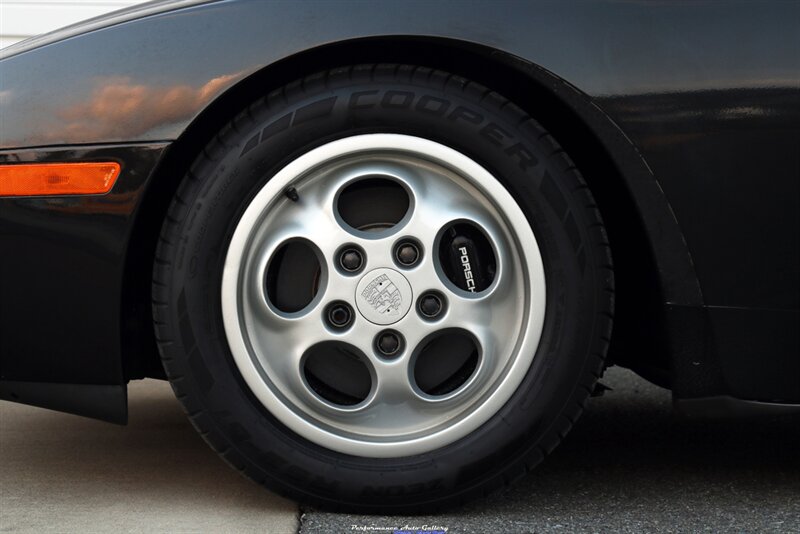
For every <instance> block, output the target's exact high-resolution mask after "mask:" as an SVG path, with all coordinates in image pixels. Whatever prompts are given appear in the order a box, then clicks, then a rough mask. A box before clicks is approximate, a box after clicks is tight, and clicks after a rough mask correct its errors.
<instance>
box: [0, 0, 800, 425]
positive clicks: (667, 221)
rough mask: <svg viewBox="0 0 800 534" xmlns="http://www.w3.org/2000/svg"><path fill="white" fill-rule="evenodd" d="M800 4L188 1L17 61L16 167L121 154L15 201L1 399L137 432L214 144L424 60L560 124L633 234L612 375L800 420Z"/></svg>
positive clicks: (710, 407)
mask: <svg viewBox="0 0 800 534" xmlns="http://www.w3.org/2000/svg"><path fill="white" fill-rule="evenodd" d="M798 20H800V4H798V3H796V2H617V1H597V2H580V3H573V2H556V1H554V2H547V1H543V2H520V3H516V2H508V3H505V2H483V1H478V2H471V1H463V2H462V1H442V2H359V1H349V0H344V1H340V2H329V1H303V2H288V1H287V2H282V1H274V2H273V1H269V2H263V1H259V0H230V1H216V2H214V1H212V2H194V1H172V2H171V1H166V2H155V3H152V4H148V5H146V6H144V7H141V8H138V9H131V10H128V11H123V12H119V13H116V14H112V15H109V16H107V17H103V18H100V19H95V20H93V21H89V22H87V23H84V24H81V25H77V26H74V27H71V28H67V29H64V30H61V31H59V32H56V33H54V34H50V35H48V36H44V37H41V38H38V39H33V40H30V41H27V42H25V43H21V44H19V45H17V46H14V47H11V48H9V49H8V50H6V51H3V52H2V53H1V54H0V55H2V60H0V163H2V164H18V163H25V162H64V161H114V162H118V163H119V164H120V165H121V167H122V172H121V175H120V177H119V179H118V181H117V183H116V185H115V186H114V188H113V190H112V191H111V192H110V193H108V194H106V195H101V196H73V197H66V196H64V197H10V198H0V397H2V398H3V399H6V400H12V401H17V402H23V403H29V404H34V405H38V406H44V407H47V408H52V409H57V410H63V411H69V412H73V413H78V414H82V415H87V416H91V417H96V418H101V419H106V420H109V421H114V422H125V420H126V417H127V406H126V384H127V382H128V381H130V380H134V379H140V378H143V377H163V371H162V369H161V365H160V362H159V359H158V354H157V350H156V344H155V340H154V336H153V332H152V316H151V310H150V284H151V270H152V260H153V255H154V250H155V247H156V240H157V236H158V232H159V229H160V227H161V223H162V221H163V219H164V217H165V213H166V209H167V206H168V203H169V200H170V198H171V197H172V195H173V194H174V191H175V189H176V187H177V184H178V182H179V179H180V178H181V177H182V176H183V175H184V174H185V173H186V171H187V170H188V167H189V165H190V164H191V161H192V160H193V158H194V156H195V155H196V154H197V152H198V150H199V147H203V146H204V145H205V144H206V143H207V142H208V140H209V139H210V137H211V136H212V135H213V133H214V132H216V131H217V130H218V129H219V128H220V127H221V126H222V125H223V124H224V123H225V121H226V120H227V119H228V118H229V117H230V116H231V115H232V113H233V111H234V110H237V109H238V108H239V107H240V106H241V103H242V102H247V101H249V100H252V98H253V97H254V95H258V94H260V93H262V92H265V91H268V90H270V89H271V88H275V87H279V86H281V85H282V84H284V83H287V82H288V81H291V80H293V79H295V78H297V77H299V76H302V75H304V74H307V73H312V72H315V71H319V70H322V69H326V68H331V67H336V66H339V65H343V64H354V63H369V62H394V63H409V64H423V65H426V66H430V67H433V68H440V69H443V70H447V71H450V72H455V73H458V74H460V75H463V76H466V77H469V78H472V79H475V80H477V81H479V82H480V83H482V84H484V85H487V86H490V87H493V88H494V89H495V90H496V91H498V92H501V93H503V94H504V95H506V96H508V97H509V98H511V99H512V100H514V101H515V102H517V103H518V104H519V105H520V106H522V107H523V108H525V109H526V110H531V113H532V114H533V113H535V116H536V117H537V120H539V121H540V122H541V123H542V124H543V125H544V126H545V127H546V128H547V129H548V130H550V131H551V132H552V133H553V135H554V136H555V137H556V138H557V139H558V140H559V142H560V143H561V144H562V145H563V146H564V148H565V149H566V150H567V152H569V153H570V154H571V155H572V157H573V159H574V160H575V162H576V165H577V166H578V167H579V168H581V169H583V173H584V175H585V177H586V181H587V182H588V184H589V185H590V187H591V188H592V190H593V191H594V193H595V196H596V198H597V205H598V206H599V209H600V211H601V213H602V215H603V218H604V220H605V223H606V226H607V229H608V238H609V241H610V242H611V243H612V250H613V256H614V265H615V270H616V280H617V300H616V319H615V325H614V331H613V335H612V339H611V348H610V358H611V361H612V362H614V363H616V364H619V365H622V366H626V367H630V368H631V369H633V370H635V371H636V372H637V373H639V374H641V375H642V376H644V377H645V378H647V379H649V380H651V381H653V382H655V383H657V384H659V385H662V386H664V387H667V388H670V389H671V390H672V392H673V395H674V399H675V400H676V402H677V405H678V407H679V408H681V409H683V410H685V411H686V412H687V413H691V414H697V413H728V412H732V411H733V412H736V411H743V410H744V411H753V410H756V411H761V410H769V409H772V411H774V410H792V409H796V408H798V407H800V328H799V327H800V158H798V153H800V45H798V37H797V35H798V30H800V26H799V25H798Z"/></svg>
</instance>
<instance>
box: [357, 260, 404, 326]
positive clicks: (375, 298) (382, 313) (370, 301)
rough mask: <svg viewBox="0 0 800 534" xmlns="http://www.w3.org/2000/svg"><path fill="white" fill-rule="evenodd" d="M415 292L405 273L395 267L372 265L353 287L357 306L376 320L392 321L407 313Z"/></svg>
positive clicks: (375, 321) (379, 322)
mask: <svg viewBox="0 0 800 534" xmlns="http://www.w3.org/2000/svg"><path fill="white" fill-rule="evenodd" d="M413 300H414V295H413V293H412V291H411V284H409V283H408V280H406V277H405V276H403V275H402V274H400V273H399V272H397V271H395V270H394V269H375V270H372V271H370V272H368V273H367V274H365V275H364V276H363V277H362V278H361V281H360V282H359V283H358V287H356V307H357V308H358V311H359V312H360V313H361V315H363V316H364V318H365V319H366V320H367V321H369V322H371V323H375V324H379V325H387V324H394V323H396V322H397V321H399V320H400V319H402V318H403V317H405V316H406V314H407V313H408V310H410V309H411V304H412V302H413Z"/></svg>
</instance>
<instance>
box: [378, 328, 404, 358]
mask: <svg viewBox="0 0 800 534" xmlns="http://www.w3.org/2000/svg"><path fill="white" fill-rule="evenodd" d="M402 345H403V342H402V340H401V339H400V334H398V333H397V332H394V331H392V330H386V331H384V332H381V333H380V334H378V339H377V341H376V342H375V346H376V347H378V351H379V352H380V353H381V354H382V355H384V356H394V355H395V354H397V353H398V352H400V348H401V347H402Z"/></svg>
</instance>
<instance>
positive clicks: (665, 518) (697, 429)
mask: <svg viewBox="0 0 800 534" xmlns="http://www.w3.org/2000/svg"><path fill="white" fill-rule="evenodd" d="M603 383H604V384H606V385H608V386H610V387H612V388H613V391H609V392H606V394H605V395H604V396H602V397H597V398H593V399H590V402H589V405H588V409H587V411H586V412H585V413H584V414H583V417H582V418H581V419H580V420H579V421H578V423H577V425H576V426H575V428H574V429H573V430H572V432H570V434H569V435H568V436H567V437H566V439H565V440H564V441H563V442H562V443H561V445H559V447H558V448H556V450H555V451H554V452H553V454H552V455H551V456H550V457H548V458H547V459H546V460H545V461H544V463H542V464H541V465H540V466H539V467H537V468H536V470H534V471H533V472H532V473H530V475H529V476H527V477H525V478H524V479H522V480H521V481H519V482H518V483H517V484H516V485H514V486H513V487H512V488H511V489H510V490H507V491H505V492H504V493H501V494H498V495H495V496H492V497H490V498H489V499H488V500H485V501H482V502H477V503H475V504H473V505H470V506H468V507H466V508H464V509H461V510H453V511H451V512H450V513H447V514H442V515H437V516H418V517H375V516H372V517H369V516H354V515H339V514H326V513H317V512H313V511H308V510H304V511H303V512H304V513H303V515H302V516H301V533H302V534H329V533H339V532H342V533H344V532H350V533H356V532H367V533H373V534H378V533H380V532H392V531H391V530H388V531H387V530H384V529H386V528H398V529H403V527H418V528H419V529H421V530H422V529H424V528H425V527H426V526H427V527H428V529H429V530H435V529H436V527H439V529H441V528H442V527H443V528H447V529H448V533H476V534H521V533H528V532H536V533H545V532H554V533H568V532H626V533H627V532H630V533H642V532H687V533H688V532H691V533H695V532H715V533H716V532H785V533H799V532H800V418H798V417H783V418H780V419H771V420H734V421H697V422H695V421H687V420H683V419H680V418H678V417H676V416H675V415H674V414H673V412H672V408H671V396H670V393H669V392H668V391H666V390H663V389H661V388H658V387H656V386H653V385H651V384H650V383H648V382H645V381H644V380H642V379H640V378H639V377H637V376H636V375H634V374H633V373H631V372H630V371H627V370H624V369H619V368H612V369H610V370H609V371H608V372H607V373H606V377H605V378H604V379H603ZM409 530H411V529H409Z"/></svg>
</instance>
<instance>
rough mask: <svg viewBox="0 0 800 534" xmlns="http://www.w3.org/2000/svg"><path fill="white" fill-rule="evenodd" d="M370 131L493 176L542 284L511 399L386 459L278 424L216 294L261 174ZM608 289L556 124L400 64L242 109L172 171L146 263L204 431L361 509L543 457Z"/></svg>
mask: <svg viewBox="0 0 800 534" xmlns="http://www.w3.org/2000/svg"><path fill="white" fill-rule="evenodd" d="M424 97H427V98H424ZM445 103H446V107H447V110H446V111H442V109H443V108H444V106H445ZM440 106H441V108H442V109H440ZM374 132H384V133H406V134H413V135H418V136H420V137H426V138H429V139H431V140H434V141H438V142H440V143H443V144H445V145H448V146H450V147H452V148H454V149H456V150H458V151H461V152H463V153H465V154H466V155H468V156H470V157H471V158H473V159H474V160H476V161H477V162H478V163H480V164H482V165H483V166H484V167H485V168H487V169H488V170H489V171H490V172H491V173H492V174H493V175H494V176H496V177H497V178H498V179H499V180H500V181H501V182H502V183H503V184H504V185H505V187H506V188H507V189H508V190H509V191H510V192H511V194H512V195H513V196H514V198H515V199H516V200H517V202H518V203H519V205H520V207H521V208H522V210H523V212H524V213H525V214H526V216H527V218H528V220H529V221H530V224H531V225H532V227H533V230H534V232H535V234H536V238H537V240H538V243H539V246H540V249H541V254H542V258H543V261H544V266H545V273H546V283H547V295H548V299H547V306H546V315H545V324H544V331H543V334H542V338H541V342H540V345H539V347H538V350H537V353H536V356H535V358H534V361H533V364H532V366H531V367H530V369H529V371H528V373H527V375H526V376H525V378H524V380H523V382H522V384H521V386H520V387H519V388H518V390H517V391H516V392H515V393H514V395H513V396H512V398H511V400H510V401H508V402H507V403H506V405H505V406H504V407H503V408H502V409H501V410H500V411H499V412H498V413H497V414H495V415H494V417H493V418H492V419H491V420H489V421H488V422H487V423H485V424H484V425H483V426H481V427H480V428H479V429H478V430H476V431H475V432H473V433H472V434H470V435H468V436H467V437H465V438H463V439H461V440H459V441H457V442H455V443H452V444H450V445H448V446H445V447H443V448H441V449H437V450H435V451H432V452H429V453H425V454H421V455H417V456H409V457H403V458H392V459H375V458H360V457H355V456H348V455H345V454H341V453H337V452H333V451H331V450H327V449H324V448H322V447H320V446H318V445H315V444H313V443H311V442H309V441H307V440H305V439H303V438H301V437H299V436H298V435H296V434H294V433H293V432H291V431H290V430H288V429H287V428H286V427H285V426H283V425H282V424H280V423H279V422H278V421H277V420H276V419H275V418H274V417H273V416H272V415H271V414H270V413H269V412H268V411H267V410H266V409H265V408H264V407H263V406H262V405H261V404H260V403H259V402H258V401H257V400H256V398H255V397H254V396H253V394H252V393H251V392H250V391H249V389H248V388H247V386H246V385H245V383H244V380H243V379H242V377H241V376H240V374H239V372H238V370H237V368H236V366H235V365H234V362H233V359H232V356H231V354H230V351H229V348H228V345H227V341H226V337H225V332H224V329H223V326H222V318H221V310H220V298H219V295H220V283H221V273H222V264H223V260H224V258H225V254H226V251H227V245H228V241H229V239H230V236H231V234H232V232H233V230H234V228H235V226H236V223H237V222H238V219H239V217H240V215H241V213H242V212H243V211H244V209H245V208H246V206H247V205H248V203H249V201H250V199H251V198H252V197H253V196H254V195H255V193H256V192H257V191H258V190H259V189H260V188H261V187H262V186H263V185H264V183H265V182H266V181H267V180H268V179H269V177H270V176H272V175H274V174H275V173H276V171H278V170H279V169H280V168H282V167H283V166H284V165H285V164H286V163H287V162H289V161H291V160H292V159H294V158H296V157H297V156H298V155H300V154H302V153H304V152H306V151H308V150H309V149H311V148H313V147H315V146H318V145H321V144H323V143H326V142H328V141H331V140H333V139H337V138H341V137H346V136H350V135H355V134H362V133H374ZM613 305H614V292H613V272H612V266H611V254H610V249H609V246H608V242H607V239H606V234H605V230H604V227H603V223H602V220H601V217H600V213H599V211H598V209H597V206H596V205H595V202H594V200H593V198H592V195H591V192H590V191H589V189H588V187H587V185H586V184H585V183H584V181H583V179H582V177H581V175H580V173H579V172H578V170H577V169H576V168H575V166H574V165H573V164H572V162H571V160H570V159H569V157H568V156H567V155H566V154H565V153H564V151H563V150H562V149H561V148H560V147H559V145H558V144H557V143H556V141H555V140H554V139H553V138H552V136H550V135H549V134H548V133H547V132H546V131H545V130H544V129H543V128H542V127H541V126H540V125H539V124H538V123H537V122H536V121H535V120H534V119H533V118H531V117H530V116H529V115H528V114H527V113H525V112H524V111H523V110H522V109H520V108H519V107H517V106H516V105H515V104H513V103H511V102H509V101H508V100H506V99H505V98H503V97H502V96H500V95H499V94H497V93H495V92H493V91H491V90H490V89H487V88H486V87H483V86H481V85H479V84H477V83H474V82H471V81H469V80H466V79H464V78H461V77H458V76H454V75H451V74H448V73H446V72H441V71H438V70H431V69H428V68H422V67H416V66H407V65H361V66H353V67H346V68H338V69H333V70H330V71H327V72H322V73H318V74H315V75H313V76H309V77H306V78H304V79H302V80H298V81H296V82H294V83H291V84H288V85H286V86H284V87H282V88H280V89H278V90H276V91H273V92H271V93H270V94H269V95H268V96H267V97H265V98H264V99H261V100H258V101H257V102H254V103H252V105H250V106H249V107H248V108H247V109H245V110H244V111H242V112H241V113H240V114H239V115H238V116H236V117H235V118H234V119H233V120H232V121H231V122H230V123H229V124H228V125H227V126H226V127H225V128H224V129H223V130H222V131H221V132H219V134H218V135H217V136H216V138H215V139H214V140H213V141H212V142H211V143H210V144H209V145H208V146H207V147H206V148H205V150H203V151H202V153H201V154H200V155H199V156H198V157H197V160H196V161H195V163H194V165H193V166H192V168H191V171H190V172H189V173H188V174H187V175H186V177H185V178H184V179H183V182H182V183H181V184H180V187H179V189H178V192H177V193H176V195H175V198H174V200H173V202H172V205H171V206H170V208H169V212H168V214H167V216H166V219H165V221H164V226H163V229H162V232H161V239H160V242H159V244H158V249H157V252H156V259H155V267H154V274H153V315H154V322H155V330H156V337H157V339H158V343H159V348H160V351H161V355H162V358H163V363H164V367H165V369H166V372H167V375H168V376H169V379H170V381H171V383H172V386H173V388H174V390H175V393H176V394H177V396H178V398H179V399H180V400H181V402H182V403H183V405H184V407H185V409H186V412H187V413H188V415H189V417H190V418H191V420H192V422H193V424H194V425H195V427H196V428H197V429H198V430H199V432H200V433H201V434H202V435H203V437H204V438H205V439H206V441H208V443H209V444H210V445H211V446H212V447H213V448H214V449H215V450H216V451H217V452H219V454H221V455H222V456H223V458H225V460H227V461H228V462H229V463H230V464H231V465H232V466H234V467H235V468H236V469H238V470H239V471H241V472H242V473H244V474H245V475H247V476H248V477H250V478H252V479H253V480H255V481H256V482H258V483H260V484H263V485H265V486H266V487H268V488H270V489H271V490H274V491H276V492H278V493H280V494H282V495H285V496H288V497H291V498H293V499H295V500H298V501H301V502H303V503H307V504H311V505H313V506H316V507H321V508H326V509H334V510H337V509H338V510H341V509H346V510H349V511H357V512H364V513H375V512H391V513H400V512H421V511H431V510H435V509H439V508H442V507H445V506H452V505H456V504H459V503H463V502H465V501H467V500H470V499H473V498H475V497H479V496H482V495H485V494H487V493H489V492H491V491H492V490H495V489H498V488H501V487H503V486H505V485H507V484H509V483H510V482H511V481H513V480H515V479H517V478H519V477H520V476H522V475H524V474H525V473H527V472H528V471H529V470H530V469H531V468H533V467H534V466H535V465H536V464H538V463H539V462H540V461H541V460H542V459H543V458H544V456H545V455H546V454H548V453H549V452H550V451H552V450H553V448H554V447H555V446H556V445H557V444H558V443H559V442H560V441H561V439H562V438H563V437H564V436H565V435H566V433H567V431H568V430H569V429H570V428H571V427H572V425H573V423H574V422H575V420H576V419H577V418H578V416H579V415H580V414H581V411H582V409H583V405H584V403H585V401H586V399H587V398H588V397H589V394H590V392H591V391H592V388H593V386H594V384H595V382H596V380H597V378H598V377H599V376H600V374H601V372H602V370H603V361H604V357H605V354H606V350H607V346H608V340H609V336H610V333H611V325H612V315H613Z"/></svg>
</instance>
